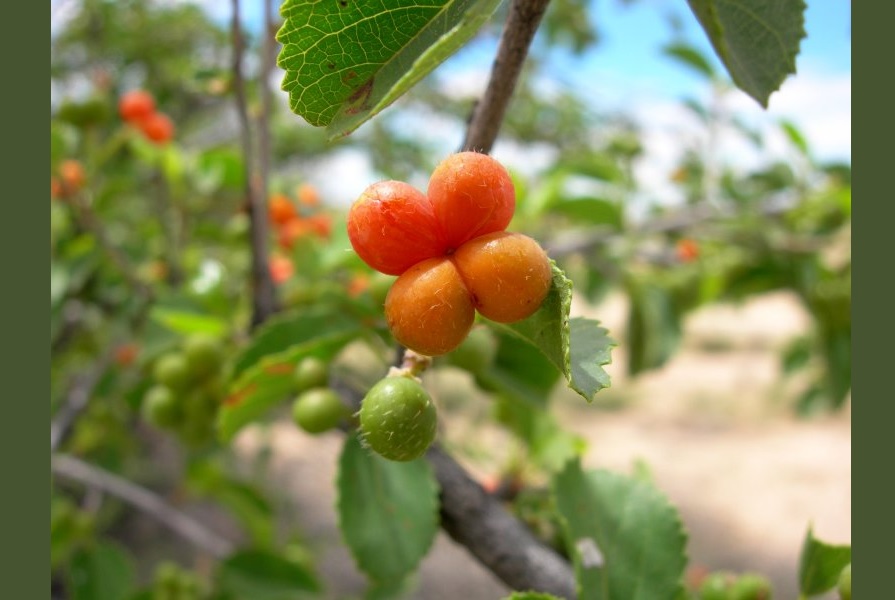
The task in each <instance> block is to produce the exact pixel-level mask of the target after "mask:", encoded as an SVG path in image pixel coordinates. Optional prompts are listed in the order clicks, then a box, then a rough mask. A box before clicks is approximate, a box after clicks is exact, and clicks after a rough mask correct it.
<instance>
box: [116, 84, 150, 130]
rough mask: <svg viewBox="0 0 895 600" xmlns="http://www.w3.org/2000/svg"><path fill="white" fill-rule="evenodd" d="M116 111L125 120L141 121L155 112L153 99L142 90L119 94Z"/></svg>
mask: <svg viewBox="0 0 895 600" xmlns="http://www.w3.org/2000/svg"><path fill="white" fill-rule="evenodd" d="M118 112H119V114H120V115H121V118H122V119H124V120H125V121H128V122H131V123H136V122H138V121H142V120H143V119H146V118H148V117H150V116H151V115H152V114H153V113H155V99H154V98H153V97H152V94H150V93H149V92H146V91H144V90H132V91H130V92H127V93H125V94H124V95H123V96H121V99H120V100H119V101H118Z"/></svg>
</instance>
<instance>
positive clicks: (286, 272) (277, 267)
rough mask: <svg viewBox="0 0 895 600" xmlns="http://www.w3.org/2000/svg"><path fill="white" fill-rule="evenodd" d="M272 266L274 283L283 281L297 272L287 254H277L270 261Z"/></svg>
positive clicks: (271, 274)
mask: <svg viewBox="0 0 895 600" xmlns="http://www.w3.org/2000/svg"><path fill="white" fill-rule="evenodd" d="M268 266H269V268H270V276H271V278H272V279H273V282H274V283H283V282H284V281H286V280H287V279H289V278H290V277H292V275H293V274H294V273H295V267H294V266H293V265H292V261H291V260H289V259H288V258H287V257H285V256H280V255H279V254H275V255H273V256H271V257H270V260H269V261H268Z"/></svg>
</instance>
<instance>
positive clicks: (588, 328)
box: [569, 317, 616, 402]
mask: <svg viewBox="0 0 895 600" xmlns="http://www.w3.org/2000/svg"><path fill="white" fill-rule="evenodd" d="M570 325H571V332H570V336H569V337H570V345H571V349H570V352H569V359H570V363H571V368H570V371H569V373H570V375H571V376H570V377H569V387H571V388H572V389H573V390H575V391H576V392H578V393H579V394H581V395H582V396H583V397H584V398H586V399H587V401H588V402H590V401H592V400H593V398H594V395H595V394H596V393H597V392H599V391H600V390H602V389H603V388H607V387H609V386H610V380H609V373H607V372H606V371H605V370H603V365H608V364H609V363H611V362H612V356H611V353H610V350H611V348H612V347H613V346H615V345H616V343H615V340H613V339H612V338H610V337H609V335H608V333H609V332H608V331H607V330H606V329H604V328H602V327H600V324H599V322H597V321H594V320H592V319H585V318H583V317H575V318H574V319H572V320H571V322H570Z"/></svg>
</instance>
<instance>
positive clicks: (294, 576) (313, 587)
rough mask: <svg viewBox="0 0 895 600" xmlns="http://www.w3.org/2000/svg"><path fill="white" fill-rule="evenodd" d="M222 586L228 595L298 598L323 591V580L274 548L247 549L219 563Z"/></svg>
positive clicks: (256, 598) (277, 599)
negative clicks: (276, 551) (277, 552)
mask: <svg viewBox="0 0 895 600" xmlns="http://www.w3.org/2000/svg"><path fill="white" fill-rule="evenodd" d="M217 579H218V586H219V588H220V589H221V591H223V592H224V593H225V594H229V596H228V597H233V598H251V599H252V600H295V599H296V598H301V597H309V596H308V594H304V595H303V594H302V592H319V591H320V583H319V582H318V581H317V578H316V577H315V575H314V573H312V572H311V571H309V570H308V569H307V568H306V567H304V566H302V565H300V564H298V563H295V562H292V561H289V560H286V559H285V558H283V557H281V556H279V555H278V554H274V553H272V552H264V551H260V550H243V551H240V552H237V553H236V554H233V555H232V556H230V557H229V558H228V559H227V560H225V561H224V562H223V563H221V565H220V566H219V567H218V571H217Z"/></svg>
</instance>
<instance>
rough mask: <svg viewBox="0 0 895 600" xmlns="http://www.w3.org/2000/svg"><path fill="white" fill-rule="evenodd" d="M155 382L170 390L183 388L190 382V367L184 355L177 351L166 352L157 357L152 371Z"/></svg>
mask: <svg viewBox="0 0 895 600" xmlns="http://www.w3.org/2000/svg"><path fill="white" fill-rule="evenodd" d="M152 374H153V377H155V381H156V383H159V384H161V385H165V386H168V387H169V388H171V389H172V390H183V389H184V388H186V387H187V385H189V382H190V368H189V365H188V364H187V361H186V357H185V356H184V355H183V354H181V353H179V352H176V353H172V354H166V355H164V356H162V357H161V358H159V359H158V360H157V361H156V363H155V368H154V369H153V371H152Z"/></svg>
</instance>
